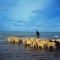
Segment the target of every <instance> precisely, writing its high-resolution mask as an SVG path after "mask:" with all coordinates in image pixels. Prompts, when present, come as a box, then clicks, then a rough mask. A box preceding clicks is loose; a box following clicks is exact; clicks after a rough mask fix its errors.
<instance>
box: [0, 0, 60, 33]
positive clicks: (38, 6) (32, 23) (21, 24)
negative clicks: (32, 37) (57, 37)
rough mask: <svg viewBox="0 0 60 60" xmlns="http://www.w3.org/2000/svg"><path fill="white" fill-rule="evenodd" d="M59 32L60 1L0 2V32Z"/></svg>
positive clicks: (8, 0)
mask: <svg viewBox="0 0 60 60" xmlns="http://www.w3.org/2000/svg"><path fill="white" fill-rule="evenodd" d="M35 30H38V31H40V32H60V0H0V31H35Z"/></svg>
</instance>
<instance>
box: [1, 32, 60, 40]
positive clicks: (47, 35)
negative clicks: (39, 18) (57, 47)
mask: <svg viewBox="0 0 60 60" xmlns="http://www.w3.org/2000/svg"><path fill="white" fill-rule="evenodd" d="M35 35H36V34H35V32H0V41H1V40H3V41H7V37H11V36H18V37H21V38H22V37H30V38H31V37H36V36H35ZM54 36H58V37H54ZM40 38H48V39H52V38H56V39H57V38H60V32H40Z"/></svg>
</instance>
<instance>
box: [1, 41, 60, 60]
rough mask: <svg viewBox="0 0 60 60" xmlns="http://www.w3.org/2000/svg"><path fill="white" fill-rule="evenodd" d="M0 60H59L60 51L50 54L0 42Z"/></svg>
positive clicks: (20, 45) (21, 45)
mask: <svg viewBox="0 0 60 60" xmlns="http://www.w3.org/2000/svg"><path fill="white" fill-rule="evenodd" d="M0 60H60V50H58V51H56V52H54V51H52V52H50V51H44V50H41V49H33V48H30V47H29V46H24V45H23V44H12V43H8V42H0Z"/></svg>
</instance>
